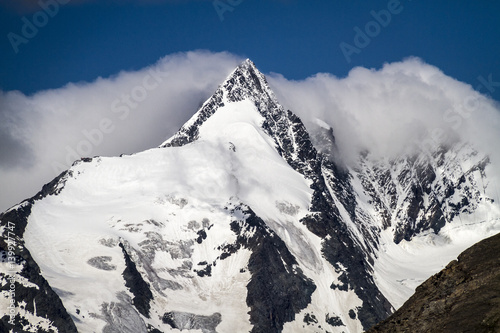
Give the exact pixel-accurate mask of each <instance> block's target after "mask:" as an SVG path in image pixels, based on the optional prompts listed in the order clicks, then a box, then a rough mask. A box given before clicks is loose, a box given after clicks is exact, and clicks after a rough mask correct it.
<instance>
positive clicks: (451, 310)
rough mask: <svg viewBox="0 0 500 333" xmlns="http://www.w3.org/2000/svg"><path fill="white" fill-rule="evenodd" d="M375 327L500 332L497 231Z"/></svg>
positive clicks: (416, 332)
mask: <svg viewBox="0 0 500 333" xmlns="http://www.w3.org/2000/svg"><path fill="white" fill-rule="evenodd" d="M377 332H394V333H398V332H412V333H431V332H432V333H441V332H443V333H448V332H449V333H455V332H474V333H496V332H500V234H498V235H496V236H493V237H490V238H487V239H485V240H483V241H481V242H479V243H477V244H476V245H474V246H472V247H471V248H469V249H467V250H466V251H464V252H463V253H462V254H460V255H459V256H458V260H454V261H452V262H450V263H449V265H448V266H446V268H445V269H443V270H442V271H441V272H439V273H437V274H436V275H434V276H432V277H431V278H429V279H428V280H427V281H425V282H424V283H423V284H422V285H420V286H419V287H418V288H417V290H416V292H415V294H414V295H413V296H412V297H411V298H410V299H409V300H408V301H407V302H406V303H405V304H404V305H403V306H402V307H401V308H400V309H399V310H398V311H396V312H395V313H394V314H393V315H392V316H390V317H389V318H388V319H386V320H384V321H383V322H382V323H380V324H378V325H376V326H375V327H374V328H372V329H370V330H369V331H368V333H377Z"/></svg>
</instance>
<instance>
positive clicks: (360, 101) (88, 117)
mask: <svg viewBox="0 0 500 333" xmlns="http://www.w3.org/2000/svg"><path fill="white" fill-rule="evenodd" d="M242 60H243V59H242V58H240V57H238V56H235V55H232V54H229V53H210V52H206V51H196V52H188V53H181V54H175V55H171V56H167V57H165V58H163V59H161V60H160V61H159V62H158V63H157V64H155V65H153V66H151V67H149V68H145V69H142V70H140V71H136V72H122V73H119V74H118V75H116V76H114V77H111V78H106V79H102V78H99V79H97V80H96V81H95V82H92V83H85V84H68V85H67V86H65V87H62V88H60V89H55V90H48V91H41V92H39V93H37V94H35V95H33V96H25V95H23V94H21V93H19V92H3V93H1V92H0V140H1V141H2V143H1V144H0V188H2V191H0V211H3V210H4V209H6V208H8V206H10V205H13V204H15V203H17V202H20V201H21V200H23V199H25V198H27V197H30V196H32V195H33V194H34V193H36V192H37V191H38V190H39V189H40V188H41V186H42V185H43V184H45V183H47V182H49V181H50V180H51V179H53V178H54V177H55V176H56V175H57V172H56V171H61V170H62V168H63V167H64V168H65V167H67V166H69V164H70V163H72V161H73V160H75V159H77V158H79V157H80V156H77V155H82V156H95V155H105V156H112V155H119V154H121V153H133V152H137V151H141V150H144V149H147V148H151V147H155V146H158V145H159V144H160V143H162V142H163V141H164V140H165V139H166V138H168V137H169V136H171V135H172V134H173V133H174V132H175V131H176V130H177V129H178V128H179V127H180V126H181V125H182V124H183V123H184V122H185V121H186V120H187V119H189V118H190V117H191V116H192V114H193V113H194V112H195V111H196V110H197V109H198V107H199V106H200V105H201V103H202V102H204V101H205V100H206V99H207V98H208V97H209V96H210V95H211V94H212V93H213V92H214V91H215V89H216V88H217V86H218V85H219V84H220V83H222V81H223V80H224V78H225V77H226V76H227V75H228V74H229V73H230V72H231V71H232V70H233V69H234V68H235V67H236V66H237V65H238V64H239V63H240V62H241V61H242ZM257 66H259V64H257ZM268 80H269V83H270V84H271V86H272V88H273V89H274V90H275V92H276V94H277V96H278V99H279V100H280V101H281V103H282V104H283V105H284V106H285V107H287V108H289V109H291V110H292V111H294V112H295V113H297V114H298V115H299V116H300V117H301V118H302V119H303V120H304V122H305V123H306V124H308V123H311V122H313V121H314V120H315V119H316V118H319V119H321V120H323V121H324V122H326V123H328V124H330V125H331V126H332V127H333V129H334V134H335V136H336V138H337V142H338V144H339V147H340V150H341V153H342V156H344V157H345V159H346V161H351V160H352V159H353V158H355V157H356V156H357V154H358V152H359V151H361V150H364V149H368V150H369V151H371V152H372V153H374V154H376V155H378V156H394V155H396V154H398V153H400V152H401V150H402V149H405V148H406V147H408V146H411V145H414V144H415V142H419V143H422V142H424V143H425V142H426V141H428V140H432V139H434V138H438V137H437V136H436V135H435V134H436V133H438V134H439V133H440V132H443V133H445V134H446V136H447V138H448V139H454V140H455V139H456V138H461V139H464V140H468V141H472V142H473V143H474V144H476V145H477V146H479V147H481V149H482V150H484V151H486V152H489V153H491V154H494V153H496V151H497V150H498V148H497V147H500V122H499V119H500V111H499V110H500V108H499V106H498V104H496V102H494V101H492V100H490V99H488V98H487V97H485V96H483V95H480V94H479V93H477V92H476V91H474V90H473V89H472V88H471V87H470V86H469V85H467V84H464V83H461V82H458V81H456V80H454V79H453V78H450V77H448V76H446V75H445V74H443V73H442V72H441V71H440V70H439V69H437V68H435V67H433V66H430V65H428V64H425V63H423V62H422V61H420V60H419V59H408V60H405V61H402V62H398V63H392V64H386V65H385V66H384V67H383V68H382V69H380V70H369V69H365V68H354V69H353V70H352V71H351V72H350V73H349V75H348V76H347V77H346V78H341V79H339V78H336V77H335V76H332V75H330V74H317V75H315V76H312V77H310V78H308V79H305V80H302V81H291V80H287V79H285V78H284V77H282V76H280V75H279V74H272V75H269V76H268ZM85 133H86V134H87V135H85ZM432 133H434V135H433V134H432ZM79 152H80V153H82V154H78V153H79ZM493 156H494V157H495V156H496V155H493ZM496 161H498V159H497V160H496ZM495 163H497V165H498V162H495Z"/></svg>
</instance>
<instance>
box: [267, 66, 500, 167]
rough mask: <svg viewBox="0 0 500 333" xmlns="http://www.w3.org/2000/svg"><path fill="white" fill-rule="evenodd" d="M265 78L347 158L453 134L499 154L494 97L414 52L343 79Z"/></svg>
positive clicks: (499, 121) (423, 146)
mask: <svg viewBox="0 0 500 333" xmlns="http://www.w3.org/2000/svg"><path fill="white" fill-rule="evenodd" d="M268 79H269V82H270V84H271V86H272V87H273V88H274V91H275V92H276V94H277V96H278V99H279V100H280V101H281V103H282V104H283V105H284V106H285V107H287V108H289V109H291V110H293V111H294V112H295V113H296V114H297V115H299V116H300V117H301V118H302V119H303V120H304V121H305V123H306V125H309V126H310V127H311V124H312V123H314V122H316V120H317V119H320V120H321V121H323V122H325V123H327V124H328V125H330V126H331V127H332V128H333V130H334V134H335V136H336V140H337V144H338V146H339V149H340V151H341V155H342V156H343V157H344V159H345V161H346V162H353V161H354V160H355V159H356V158H357V157H358V156H359V153H360V152H362V151H369V152H370V153H371V154H373V155H374V156H375V157H378V158H382V157H389V158H391V157H396V156H397V155H398V154H401V153H403V152H412V151H417V152H418V151H422V150H424V151H426V150H427V151H428V150H429V149H430V148H431V147H433V146H436V145H446V144H449V143H453V142H456V141H458V140H461V141H466V142H471V143H472V144H473V145H475V146H476V147H477V148H478V149H480V150H481V151H484V152H487V153H488V154H490V155H492V156H493V157H497V156H496V155H497V154H496V153H497V150H498V147H499V144H500V106H499V104H498V102H496V101H494V100H492V99H489V98H488V97H486V96H484V95H481V94H480V93H479V92H477V91H475V90H474V89H473V88H472V87H471V86H470V85H468V84H465V83H462V82H459V81H457V80H455V79H453V78H451V77H449V76H447V75H445V74H444V73H443V72H442V71H440V70H439V69H438V68H436V67H434V66H431V65H429V64H426V63H424V62H423V61H422V60H420V59H418V58H409V59H406V60H404V61H402V62H396V63H391V64H385V65H384V66H383V67H382V68H381V69H379V70H374V69H366V68H362V67H356V68H354V69H352V70H351V71H350V72H349V74H348V76H347V77H345V78H337V77H335V76H333V75H330V74H317V75H315V76H312V77H310V78H308V79H306V80H302V81H290V80H287V79H286V78H284V77H283V76H282V75H279V74H271V75H269V78H268Z"/></svg>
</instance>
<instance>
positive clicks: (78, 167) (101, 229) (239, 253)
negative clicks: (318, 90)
mask: <svg viewBox="0 0 500 333" xmlns="http://www.w3.org/2000/svg"><path fill="white" fill-rule="evenodd" d="M318 124H319V125H318ZM310 133H311V134H310ZM428 148H429V149H428V151H423V152H418V153H417V152H415V151H412V150H408V151H407V152H404V153H402V154H401V156H399V157H398V158H397V159H393V160H389V159H382V160H381V159H377V158H375V157H373V156H372V155H371V154H370V152H364V153H363V154H361V155H360V157H359V160H358V162H357V163H355V165H347V164H344V163H343V162H342V160H341V159H340V158H339V154H338V150H337V147H336V143H335V136H334V133H333V131H332V129H331V127H329V126H328V125H326V124H325V123H324V122H322V121H321V120H318V123H317V124H316V127H315V125H311V126H309V125H308V128H306V126H305V125H304V124H303V123H302V121H301V120H300V119H299V118H298V117H297V116H296V115H295V114H294V113H293V112H291V111H289V110H286V109H284V108H283V106H282V105H280V103H279V102H278V100H277V98H276V96H275V95H274V93H273V92H272V90H271V88H270V87H269V85H268V83H267V81H266V78H265V77H264V75H262V73H260V72H259V71H258V70H257V68H256V67H255V65H254V64H253V63H252V62H251V61H250V60H247V61H245V62H243V63H242V64H241V65H240V66H238V67H237V68H236V69H235V70H234V71H233V73H232V74H231V75H230V76H229V77H228V78H227V79H226V80H225V82H224V83H223V84H222V85H220V86H219V88H218V89H217V91H216V92H215V93H214V94H213V96H212V97H210V98H209V99H208V100H207V101H206V102H205V103H204V104H203V105H202V106H201V108H200V109H199V110H198V112H196V113H195V114H194V115H193V117H192V118H191V119H190V120H189V121H188V122H187V123H186V124H184V126H182V128H181V129H180V130H179V131H178V132H177V133H176V134H175V135H174V136H173V137H171V138H170V139H169V140H167V141H166V142H164V143H163V144H161V145H160V147H158V148H154V149H150V150H147V151H144V152H140V153H137V154H134V155H130V156H121V157H111V158H109V157H94V158H83V159H82V160H80V161H77V162H75V163H74V164H73V166H72V167H71V168H70V169H69V170H67V171H65V172H63V173H62V174H61V175H59V176H58V177H57V178H56V179H54V180H53V181H52V182H50V183H48V184H47V185H45V186H44V187H43V189H42V190H41V191H40V192H39V193H38V194H36V195H35V196H34V197H32V198H30V199H27V200H25V201H23V202H22V203H20V204H19V205H17V206H14V207H12V208H11V209H9V210H8V211H6V212H4V213H3V214H1V215H0V221H1V222H0V226H1V229H0V230H1V232H2V235H3V237H2V238H1V239H0V247H1V249H2V251H3V252H2V253H3V262H2V265H1V266H0V278H1V281H2V287H1V288H2V290H3V293H2V295H3V297H2V298H0V305H1V309H4V310H3V311H4V313H3V316H2V321H1V323H0V325H2V328H3V330H4V331H7V330H9V329H12V328H13V329H14V330H15V332H32V331H39V332H50V331H54V332H56V331H57V332H76V331H78V332H134V333H137V332H155V333H158V332H167V331H168V332H170V331H193V332H196V331H197V332H199V331H202V332H253V333H256V332H302V331H304V332H361V331H363V330H367V329H369V328H370V327H372V326H373V325H375V324H376V323H378V322H380V321H381V320H383V319H385V318H387V317H388V316H389V315H390V314H391V313H393V312H394V310H395V309H396V308H398V307H400V306H401V305H402V304H403V303H404V301H406V300H407V299H408V298H409V297H410V296H411V294H412V293H413V291H414V288H415V287H416V286H417V285H418V284H420V283H421V282H422V281H424V280H425V279H427V278H428V277H429V276H431V275H432V274H434V273H436V272H437V271H439V270H440V269H441V268H443V267H444V265H446V263H447V262H449V261H450V260H452V259H454V258H455V257H456V255H458V254H459V253H460V252H461V251H463V250H464V249H465V248H467V247H469V246H470V245H472V244H473V243H475V242H477V241H479V240H481V239H484V238H486V237H488V236H490V235H492V234H494V233H496V232H498V231H500V223H499V222H500V209H499V207H498V203H497V202H495V201H494V200H493V199H492V198H493V195H492V194H491V193H490V191H491V189H492V188H493V189H494V187H492V186H490V185H489V182H490V181H491V180H490V178H489V174H490V172H491V170H492V168H494V166H493V165H492V164H491V162H490V161H489V159H488V157H487V156H486V155H484V154H481V153H480V152H478V151H477V150H475V149H474V147H472V146H470V145H469V144H467V143H463V142H457V143H456V144H454V145H452V146H448V147H443V146H435V147H434V146H432V147H428ZM12 296H14V298H12ZM12 302H13V303H12ZM10 304H14V305H15V307H14V306H11V308H10V309H9V306H10ZM10 314H12V317H11V316H10Z"/></svg>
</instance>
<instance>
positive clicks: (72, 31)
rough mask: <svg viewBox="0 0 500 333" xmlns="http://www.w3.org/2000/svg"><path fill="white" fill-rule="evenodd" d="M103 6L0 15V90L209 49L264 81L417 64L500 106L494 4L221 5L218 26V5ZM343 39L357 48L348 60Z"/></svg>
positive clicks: (446, 0) (432, 0)
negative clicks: (248, 63)
mask: <svg viewBox="0 0 500 333" xmlns="http://www.w3.org/2000/svg"><path fill="white" fill-rule="evenodd" d="M40 1H41V2H47V3H48V2H50V1H52V2H56V1H57V0H45V1H44V0H40ZM59 1H60V2H61V3H63V2H67V0H64V1H63V0H59ZM19 2H20V3H23V2H27V3H30V2H31V3H33V2H34V1H26V0H21V1H19ZM97 2H98V1H91V0H87V1H85V0H79V1H76V0H75V1H70V3H68V4H65V5H60V6H59V8H58V12H57V14H55V15H54V17H49V16H48V15H46V16H45V14H44V13H43V12H37V10H40V8H39V7H38V8H31V9H27V8H23V9H20V8H17V10H13V9H12V8H6V7H0V55H1V58H0V89H2V90H4V91H6V90H20V91H22V92H24V93H26V94H31V93H33V92H36V91H38V90H42V89H48V88H57V87H61V86H63V85H65V84H66V83H68V82H78V81H93V80H94V79H96V78H97V77H99V76H102V77H107V76H110V75H113V74H116V73H118V72H119V71H120V70H134V69H140V68H142V67H145V66H147V65H150V64H153V63H155V62H156V61H157V60H158V59H159V58H161V57H163V56H165V55H167V54H171V53H175V52H179V51H189V50H196V49H207V50H211V51H229V52H232V53H235V54H238V55H241V56H244V57H249V58H251V59H252V60H253V61H254V62H255V63H256V65H257V66H258V67H259V69H260V70H261V71H263V72H264V73H268V72H271V71H272V72H277V73H281V74H283V75H284V76H285V77H287V78H289V79H303V78H306V77H308V76H310V75H313V74H315V73H318V72H329V73H332V74H334V75H336V76H338V77H343V76H345V75H346V74H347V73H348V72H349V70H350V69H351V68H353V67H355V66H364V67H368V68H371V67H373V68H380V67H381V66H382V65H383V64H384V62H393V61H399V60H402V59H404V58H406V57H409V56H417V57H421V58H422V59H423V60H424V61H425V62H427V63H429V64H432V65H435V66H437V67H439V68H440V69H441V70H443V71H444V72H445V73H446V74H447V75H450V76H452V77H454V78H456V79H458V80H461V81H464V82H466V83H469V84H471V85H473V86H474V87H475V88H476V89H479V90H480V91H481V92H483V93H486V94H489V95H491V96H492V97H493V98H495V99H496V100H500V1H497V0H482V1H465V0H441V1H436V0H401V1H400V2H399V5H398V1H395V0H390V1H387V0H383V1H354V0H352V1H337V0H335V1H333V0H329V1H326V0H325V1H319V0H312V1H298V0H289V1H287V0H281V1H278V0H266V1H263V0H262V1H261V0H243V1H241V0H220V1H219V0H217V2H216V3H217V4H219V6H222V5H224V4H225V6H229V7H226V9H228V8H230V9H232V11H231V10H226V11H224V12H223V13H222V17H223V18H224V19H223V20H222V21H221V20H220V16H219V14H218V13H217V11H216V9H215V7H214V2H213V1H201V0H200V1H182V0H177V1H161V0H156V1H153V0H150V1H142V2H146V3H147V4H137V3H139V2H141V1H134V0H129V1H123V3H126V4H123V3H122V4H117V2H118V1H116V2H113V1H100V2H99V3H97ZM1 3H5V1H2V2H1ZM231 3H232V4H233V5H231ZM388 7H389V10H388ZM221 8H222V7H221ZM20 10H21V11H20ZM220 10H223V9H220ZM382 10H386V11H385V13H388V12H389V13H391V11H390V10H392V13H391V15H390V22H389V18H388V17H387V16H384V15H383V14H381V15H382V19H384V20H385V22H382V23H383V25H385V26H383V25H382V24H380V23H375V18H374V17H373V15H372V14H371V12H372V11H374V12H376V13H380V11H382ZM23 17H24V21H23ZM44 18H47V20H46V21H47V22H46V23H45V22H44ZM36 20H38V21H36ZM34 21H36V22H38V25H40V27H39V28H37V29H38V32H37V33H36V35H35V36H33V37H31V36H30V37H29V38H26V34H25V35H23V31H22V30H23V26H24V25H26V23H25V22H30V23H33V22H34ZM36 22H35V23H36ZM355 27H358V28H359V29H360V30H362V31H363V32H366V28H368V29H369V31H368V35H371V36H372V37H370V36H368V38H370V40H369V41H367V40H362V38H361V39H360V37H359V36H358V40H357V41H356V40H355V35H356V32H355V30H354V29H355ZM370 29H371V30H370ZM25 30H26V29H25ZM9 33H13V34H15V35H16V36H18V37H19V38H26V39H24V40H23V42H24V43H20V42H19V41H20V39H15V38H18V37H14V35H13V34H10V39H11V40H15V41H14V42H11V41H9ZM356 42H357V45H356ZM13 43H14V44H16V45H15V47H17V48H18V52H17V53H16V52H15V50H14V48H15V47H13V45H12V44H13ZM341 43H345V44H343V45H344V46H345V45H347V44H349V45H350V46H352V47H353V48H354V47H356V52H354V53H351V54H350V55H349V57H350V60H351V61H350V62H348V61H347V59H346V57H345V55H344V54H343V52H342V50H341V47H340V45H341ZM352 50H353V49H351V51H352ZM479 77H482V78H483V80H481V79H478V78H479ZM497 82H498V83H497Z"/></svg>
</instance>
